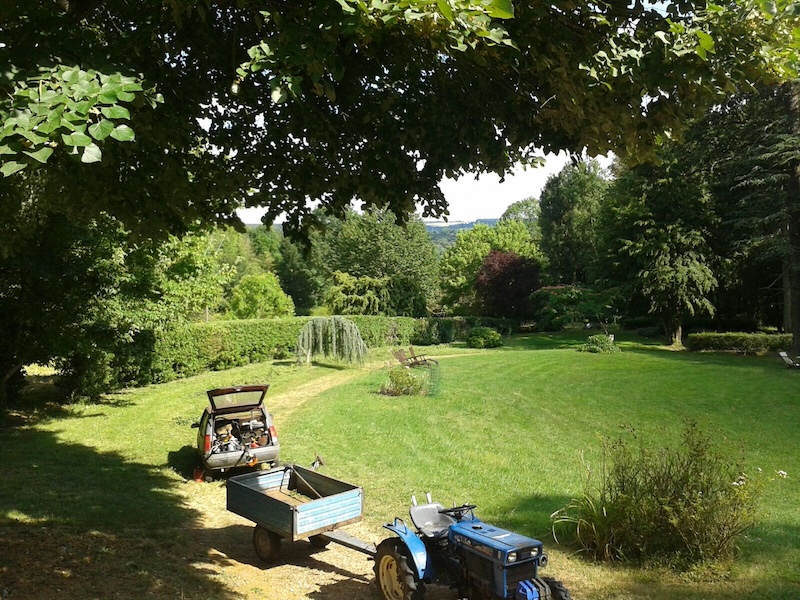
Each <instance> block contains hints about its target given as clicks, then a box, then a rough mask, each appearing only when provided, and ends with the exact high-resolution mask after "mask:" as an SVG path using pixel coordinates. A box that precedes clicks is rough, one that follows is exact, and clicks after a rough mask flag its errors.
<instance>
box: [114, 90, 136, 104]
mask: <svg viewBox="0 0 800 600" xmlns="http://www.w3.org/2000/svg"><path fill="white" fill-rule="evenodd" d="M117 98H119V100H120V101H121V102H133V101H134V99H135V98H136V94H132V93H131V92H123V91H122V90H120V91H119V92H117Z"/></svg>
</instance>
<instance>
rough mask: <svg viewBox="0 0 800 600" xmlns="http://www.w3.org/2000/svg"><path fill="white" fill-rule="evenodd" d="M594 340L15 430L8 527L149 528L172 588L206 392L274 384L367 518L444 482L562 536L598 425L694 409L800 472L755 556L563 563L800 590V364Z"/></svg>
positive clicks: (568, 575) (450, 493)
mask: <svg viewBox="0 0 800 600" xmlns="http://www.w3.org/2000/svg"><path fill="white" fill-rule="evenodd" d="M579 338H580V336H574V337H566V336H549V337H548V336H530V337H528V338H516V339H515V340H514V342H513V344H511V345H510V346H509V347H506V348H504V349H500V350H493V351H483V352H474V351H464V350H460V349H439V350H438V352H439V353H445V354H446V355H447V356H444V357H442V358H441V366H442V386H441V391H440V393H439V395H438V396H437V397H436V398H399V399H398V398H386V397H382V396H379V395H377V394H376V393H375V392H376V390H377V389H378V387H379V386H380V383H381V382H382V381H383V377H384V376H385V374H384V373H383V372H381V371H369V370H347V371H338V370H336V369H330V368H313V369H295V368H291V367H287V366H269V365H252V366H249V367H244V368H241V369H235V370H231V371H228V372H225V373H209V374H205V375H201V376H198V377H195V378H192V379H188V380H184V381H178V382H173V383H170V384H166V385H162V386H156V387H150V388H144V389H140V390H132V391H129V392H127V393H124V394H119V395H116V396H114V397H113V398H111V399H110V400H109V402H107V403H105V404H102V405H97V406H82V405H77V406H73V407H70V408H69V409H67V410H66V411H64V413H63V414H61V415H57V416H56V417H55V418H48V419H43V420H41V421H39V422H38V423H34V424H32V425H31V426H29V427H25V428H22V429H18V430H0V441H2V447H3V450H4V453H5V457H4V463H5V464H6V466H5V467H4V471H5V472H4V485H3V486H1V487H0V542H2V537H3V530H4V527H5V528H8V529H7V531H10V532H11V533H12V534H13V533H15V530H14V528H15V527H18V526H19V525H20V524H27V525H28V526H29V527H30V530H31V532H33V533H36V534H37V535H38V534H39V533H38V532H40V531H41V530H44V528H45V527H53V526H56V527H64V528H66V529H67V530H69V531H74V532H92V533H91V535H98V536H101V537H102V536H128V537H133V538H141V539H142V540H144V541H143V542H142V543H143V544H144V545H145V547H144V548H143V552H145V553H147V554H150V555H152V556H153V557H154V558H153V564H152V565H150V566H149V567H147V568H150V569H151V570H152V571H154V572H156V573H157V574H159V576H160V577H161V578H162V579H163V580H164V581H166V583H162V585H165V586H166V587H165V592H167V591H169V589H170V588H169V583H170V578H169V571H170V570H171V569H172V570H174V569H175V568H176V566H175V565H172V564H171V563H170V562H169V560H167V559H165V558H164V557H165V556H171V555H172V554H173V553H172V552H171V548H172V547H173V546H174V545H175V544H179V543H180V536H181V535H186V534H185V533H181V531H182V528H185V527H188V526H190V525H191V524H192V523H194V522H195V521H196V518H197V515H196V513H195V512H194V511H193V510H192V507H191V506H188V505H187V503H186V501H185V499H184V498H183V497H182V496H181V494H179V493H178V490H179V488H180V486H181V485H182V481H183V477H185V476H187V475H188V474H189V473H190V472H191V467H192V465H193V462H194V455H193V450H192V445H193V443H194V438H193V436H194V430H191V429H190V428H189V424H190V423H191V422H192V421H193V420H195V419H196V418H197V417H198V416H199V414H200V411H201V410H202V407H203V405H204V403H205V399H204V395H203V392H204V390H206V389H209V388H211V387H217V386H222V385H230V384H235V383H255V382H263V381H267V382H271V383H272V385H273V388H272V390H271V391H270V398H271V408H272V410H273V413H274V414H275V417H276V420H277V423H278V428H279V434H280V436H281V442H282V445H283V448H284V458H285V459H286V460H296V461H297V462H301V463H307V462H310V459H311V457H312V456H313V453H314V452H318V453H320V454H322V455H323V456H324V457H325V458H326V459H327V461H328V466H327V467H326V471H327V472H328V473H329V474H331V475H333V476H337V477H341V478H343V479H347V480H351V481H353V482H356V483H358V484H359V485H361V486H363V487H364V489H365V493H366V498H367V502H366V518H367V519H368V520H369V521H370V522H372V523H374V524H375V526H376V527H377V526H378V525H379V523H382V522H384V521H386V520H389V519H390V518H391V517H393V516H394V515H400V516H404V515H405V514H406V512H407V505H408V496H409V495H410V494H411V493H417V494H418V495H421V494H422V493H424V492H425V491H428V490H430V491H432V492H433V493H434V496H435V497H436V498H437V499H440V500H441V501H443V502H444V503H450V502H452V501H457V502H459V503H460V502H465V501H470V502H474V503H476V504H478V505H479V507H480V510H479V514H480V515H481V516H482V517H483V518H485V519H486V520H489V521H494V522H496V523H497V524H499V525H504V526H506V527H509V528H512V529H515V530H519V531H520V532H523V533H527V534H529V535H534V536H537V537H542V538H544V539H545V540H548V530H549V524H548V517H549V515H550V513H551V512H552V511H553V510H555V509H556V508H559V507H560V506H562V505H563V504H565V503H566V502H567V501H568V499H569V498H570V497H571V496H572V495H574V494H576V493H578V492H579V490H580V489H581V483H582V477H583V466H582V461H581V456H583V457H584V458H585V460H587V461H588V462H589V463H590V464H592V463H593V462H594V461H596V458H597V456H598V453H597V449H598V446H599V442H598V436H600V435H613V434H614V433H615V432H617V431H619V426H620V425H623V424H624V425H632V426H633V427H635V428H636V429H637V431H638V432H639V434H640V435H641V436H642V437H644V438H645V439H647V440H652V441H656V440H659V439H662V438H664V437H666V436H669V437H672V438H674V436H676V435H677V434H678V433H679V432H680V430H681V429H682V426H683V419H684V417H690V418H694V419H696V420H698V421H699V422H700V423H701V425H703V427H704V429H706V430H709V431H711V432H713V433H714V435H715V436H717V437H719V438H720V439H721V438H723V437H724V438H726V439H728V440H729V441H730V442H731V443H733V444H734V445H736V446H743V447H744V448H745V450H746V452H747V454H746V456H747V463H748V465H750V468H751V470H752V471H755V469H756V468H757V467H760V468H762V469H763V471H764V473H765V475H767V476H769V475H770V474H772V473H774V471H775V470H778V469H782V470H784V471H787V472H788V473H789V475H790V476H789V478H788V479H786V480H780V481H770V482H767V485H766V493H765V497H764V503H763V520H762V524H761V525H760V526H759V527H758V528H757V529H756V530H754V531H753V532H752V534H751V536H750V538H749V539H748V541H747V542H746V543H745V545H744V552H743V554H742V560H741V561H740V564H739V565H737V566H734V567H733V569H732V571H725V572H724V573H723V575H720V576H718V577H717V576H715V577H710V575H711V574H710V573H709V572H703V573H702V574H699V575H697V576H694V577H692V576H688V577H681V576H674V575H670V574H666V573H662V572H658V571H640V570H637V569H625V568H618V567H614V568H609V567H603V566H595V565H589V564H586V563H584V562H583V561H580V560H577V559H575V558H571V557H569V556H568V555H567V554H566V553H564V552H560V551H558V550H555V552H554V558H555V560H554V561H553V566H552V567H551V568H550V569H549V570H550V571H551V574H555V575H558V576H561V577H563V578H564V579H566V580H567V582H568V583H569V585H570V586H571V587H572V588H573V589H574V590H575V592H576V593H575V594H574V595H575V597H576V598H639V597H646V598H655V599H659V600H662V599H663V600H667V599H672V598H675V599H677V598H687V597H689V598H708V599H710V600H723V599H728V598H730V599H731V600H733V599H734V598H736V599H737V600H739V599H741V598H756V597H761V596H769V597H771V598H786V599H787V600H788V599H789V598H797V597H800V567H799V566H798V565H800V511H798V509H797V504H798V503H797V500H798V498H800V485H799V483H798V477H799V476H800V452H799V451H798V446H797V443H796V439H797V431H798V426H800V377H798V374H797V373H794V372H790V371H789V370H787V369H783V368H781V367H780V365H779V364H778V362H777V361H776V360H774V359H773V358H771V357H770V358H753V357H738V356H722V355H710V354H709V355H705V354H704V355H697V354H688V353H674V352H668V351H664V350H658V349H648V348H646V347H643V346H640V345H637V344H632V343H628V344H627V345H626V344H625V343H623V345H624V346H625V347H626V351H625V352H624V353H622V354H619V355H610V356H598V355H591V354H581V353H576V352H574V351H570V350H568V349H567V348H569V347H570V346H571V345H572V344H574V342H575V341H576V340H577V339H579ZM534 348H535V349H537V350H538V351H536V352H532V351H528V350H530V349H534ZM385 356H386V355H383V356H380V357H379V358H380V359H383V358H384V357H385ZM335 384H341V385H335ZM5 459H8V462H6V460H5ZM767 479H769V477H767ZM220 510H224V508H223V507H220ZM10 537H11V538H12V539H11V541H12V542H13V541H14V539H13V536H11V535H10ZM548 542H549V543H548V545H549V546H550V547H553V546H554V545H553V543H552V541H549V540H548ZM107 546H108V547H109V548H110V550H109V552H113V551H114V545H113V543H112V542H107ZM101 547H106V546H101ZM142 560H143V561H144V560H146V559H144V558H143V559H142ZM159 568H161V571H159ZM139 570H140V571H141V570H146V568H145V567H141V568H140V569H139ZM133 571H134V573H133V574H131V575H130V577H132V578H134V579H135V577H136V573H137V571H136V569H133ZM123 575H125V574H124V573H123V574H121V575H119V576H120V577H122V576H123ZM200 579H201V580H197V577H195V578H194V580H192V581H190V582H188V583H187V581H186V580H182V581H181V583H180V587H181V593H184V591H186V592H187V593H188V597H192V593H193V592H194V594H195V596H197V595H198V594H199V595H207V596H208V597H215V598H223V597H225V594H224V592H223V591H222V590H219V589H215V588H214V586H213V585H211V584H209V583H208V582H204V581H202V577H201V578H200ZM1 580H2V573H1V572H0V581H1ZM197 590H202V591H197ZM101 596H102V595H101ZM169 596H170V594H167V593H165V595H164V597H169Z"/></svg>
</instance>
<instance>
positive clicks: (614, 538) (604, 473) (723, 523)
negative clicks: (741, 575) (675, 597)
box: [553, 423, 759, 568]
mask: <svg viewBox="0 0 800 600" xmlns="http://www.w3.org/2000/svg"><path fill="white" fill-rule="evenodd" d="M632 439H634V440H635V436H634V435H633V433H632V432H631V433H630V435H629V436H628V437H622V438H620V439H617V440H613V441H606V442H605V443H604V445H603V460H602V463H601V468H600V472H599V473H598V474H597V476H599V482H595V479H596V478H597V477H595V476H593V474H592V473H591V472H589V474H588V476H587V483H586V486H585V491H584V493H583V494H582V495H581V496H580V497H578V498H575V499H573V500H572V502H570V503H569V504H568V505H567V506H566V507H564V508H562V509H561V510H559V511H557V512H556V513H554V514H553V518H554V524H553V532H554V534H555V535H557V536H558V537H560V538H561V539H562V540H566V541H569V542H571V543H573V544H574V545H575V546H577V547H578V548H579V550H580V551H582V552H585V553H586V554H587V555H588V556H590V557H591V558H593V559H596V560H606V561H614V560H623V561H635V562H657V563H664V564H667V565H671V566H673V567H676V568H684V567H687V566H690V565H693V564H701V563H706V562H711V561H718V560H723V559H727V558H730V557H732V556H733V555H734V554H735V553H736V551H737V549H738V547H737V543H738V541H739V539H740V537H741V535H742V534H743V533H744V532H746V531H747V530H748V529H750V528H751V527H752V526H753V525H754V524H755V519H756V504H757V497H758V490H759V486H758V484H757V482H755V481H752V480H751V479H750V478H749V477H748V476H747V475H746V474H745V472H744V470H743V468H742V464H741V461H737V460H734V459H731V458H730V457H729V456H727V455H725V454H723V452H722V451H721V450H719V449H718V448H717V447H716V446H715V445H714V444H713V443H712V441H711V439H710V438H709V437H708V436H707V435H705V434H703V433H701V432H700V431H699V430H698V427H697V425H696V424H694V423H689V424H688V425H687V426H686V429H685V430H684V432H683V434H682V436H681V441H680V443H678V444H676V445H675V446H673V447H666V448H653V449H649V448H646V447H645V446H644V445H643V444H641V443H638V444H636V445H634V444H633V442H632Z"/></svg>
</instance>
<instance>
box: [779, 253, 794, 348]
mask: <svg viewBox="0 0 800 600" xmlns="http://www.w3.org/2000/svg"><path fill="white" fill-rule="evenodd" d="M782 285H783V318H782V319H781V333H785V332H786V333H791V332H792V288H791V280H790V279H789V260H788V259H787V258H784V259H783V281H782Z"/></svg>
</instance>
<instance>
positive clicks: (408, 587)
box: [375, 538, 425, 600]
mask: <svg viewBox="0 0 800 600" xmlns="http://www.w3.org/2000/svg"><path fill="white" fill-rule="evenodd" d="M410 562H411V559H410V558H409V557H408V551H407V550H406V545H405V544H404V543H403V542H402V541H401V540H400V539H398V538H387V539H385V540H383V541H382V542H381V543H380V544H378V548H377V550H376V552H375V581H376V583H377V584H378V594H379V596H380V597H381V599H382V600H422V597H423V596H424V595H425V587H424V585H423V583H422V582H421V581H420V580H419V577H417V574H416V573H415V572H414V570H413V569H412V568H411V566H410V565H409V563H410Z"/></svg>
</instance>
